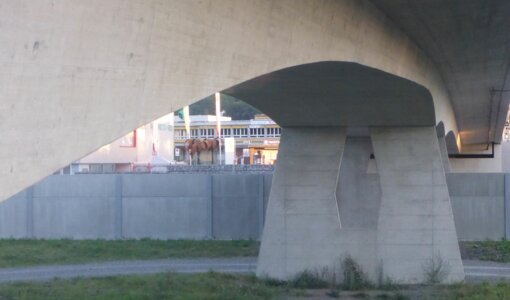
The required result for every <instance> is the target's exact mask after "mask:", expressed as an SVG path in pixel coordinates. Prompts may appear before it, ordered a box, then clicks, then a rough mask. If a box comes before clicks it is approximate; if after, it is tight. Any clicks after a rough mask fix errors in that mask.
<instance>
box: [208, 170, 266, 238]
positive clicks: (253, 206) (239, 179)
mask: <svg viewBox="0 0 510 300" xmlns="http://www.w3.org/2000/svg"><path fill="white" fill-rule="evenodd" d="M261 176H262V175H245V176H238V175H221V176H213V214H212V215H213V236H214V238H216V239H243V238H244V239H246V238H250V239H258V238H259V237H260V234H261V232H260V228H259V226H258V224H259V222H260V221H261V220H260V214H261V213H263V210H264V194H263V193H264V190H263V189H261V186H260V185H261V184H263V178H262V177H261Z"/></svg>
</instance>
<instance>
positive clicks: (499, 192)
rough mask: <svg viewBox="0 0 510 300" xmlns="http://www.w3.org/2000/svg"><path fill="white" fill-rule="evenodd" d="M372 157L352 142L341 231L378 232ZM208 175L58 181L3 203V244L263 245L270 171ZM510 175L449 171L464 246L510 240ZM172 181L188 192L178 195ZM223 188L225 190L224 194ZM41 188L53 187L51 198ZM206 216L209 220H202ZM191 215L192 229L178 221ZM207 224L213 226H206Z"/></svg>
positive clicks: (365, 141)
mask: <svg viewBox="0 0 510 300" xmlns="http://www.w3.org/2000/svg"><path fill="white" fill-rule="evenodd" d="M372 153H373V149H372V146H371V142H370V139H369V138H368V137H348V138H347V140H346V145H345V151H344V159H343V164H342V165H341V167H340V173H341V176H340V178H339V184H338V188H337V198H338V199H337V200H338V205H339V207H340V217H341V219H342V230H344V231H348V230H350V229H349V228H351V229H352V230H360V231H362V234H363V235H366V236H368V235H369V231H370V230H372V231H374V230H375V228H374V227H375V226H374V223H375V218H374V217H373V215H374V214H376V213H378V205H379V203H380V200H379V199H380V187H379V179H378V178H379V175H378V174H377V173H376V171H377V169H376V166H375V159H370V158H369V157H370V154H372ZM196 175H198V176H197V177H195V176H196ZM124 176H128V177H129V176H131V175H124ZM153 176H161V178H160V179H158V178H154V177H153ZM202 176H211V175H208V174H163V175H162V174H159V175H151V174H140V175H136V176H133V178H130V179H122V180H119V178H118V177H117V178H115V175H99V174H98V175H81V176H59V175H55V176H50V177H49V178H47V179H45V180H43V181H42V182H40V183H38V184H37V185H36V186H34V187H31V188H29V189H27V190H25V191H23V192H21V193H18V194H17V195H15V196H14V197H11V198H9V199H8V200H6V201H4V202H2V203H0V238H33V237H35V238H46V239H49V238H72V239H84V238H91V239H98V238H103V239H116V238H123V237H125V238H143V237H147V238H160V239H175V238H183V239H192V238H193V239H196V238H201V237H204V236H205V238H215V239H233V238H234V239H235V238H240V239H250V238H251V239H259V238H260V236H261V234H262V228H263V226H264V215H265V211H266V210H267V202H268V198H269V193H270V190H271V181H272V174H264V175H250V174H245V173H242V174H236V175H232V174H230V175H227V174H222V175H216V174H215V175H213V176H212V177H208V178H207V179H205V178H202ZM257 176H258V177H257ZM88 177H96V178H88ZM119 177H122V176H119ZM508 178H510V177H509V176H508V175H507V174H502V173H448V174H446V179H447V184H448V191H449V194H450V198H451V202H452V209H453V216H454V219H455V224H456V226H455V227H456V229H457V235H458V239H459V240H462V241H479V240H486V239H489V240H500V239H502V238H503V237H507V238H510V179H508ZM134 181H139V182H136V183H135V182H134ZM148 181H154V182H156V183H157V184H156V185H152V188H153V189H152V190H148V189H146V188H143V191H141V192H139V193H137V194H136V195H134V194H127V193H126V194H123V192H122V191H123V189H124V188H123V186H124V185H126V184H133V185H135V186H143V187H150V186H151V184H150V183H148ZM119 183H120V184H121V186H120V189H119ZM198 184H205V186H198ZM166 185H169V186H170V187H174V186H182V187H187V188H185V189H181V190H180V192H178V191H179V189H176V190H174V189H173V188H171V189H168V188H166V187H165V186H166ZM155 186H156V188H154V187H155ZM206 186H209V187H211V188H212V189H209V190H208V189H207V187H206ZM219 186H223V188H222V189H218V190H216V188H218V187H219ZM40 189H44V190H46V191H45V192H44V197H42V195H43V194H42V192H40V191H39V190H40ZM73 190H74V192H73ZM113 190H115V191H113ZM261 190H262V191H261ZM91 191H92V192H91ZM257 191H258V192H257ZM34 194H35V196H34ZM261 196H262V198H261ZM141 199H143V201H145V202H144V203H143V204H144V205H141V201H142V200H141ZM200 199H202V200H200ZM206 199H210V200H211V201H212V205H211V204H210V203H209V201H207V200H206ZM188 200H189V201H188ZM358 202H360V206H361V207H362V208H363V209H362V210H360V209H358V208H359V207H358V206H357V204H356V203H358ZM34 203H37V206H38V208H37V211H36V210H35V207H34ZM124 206H125V207H124ZM170 208H172V209H170ZM204 212H206V214H207V217H205V221H204V220H201V219H199V218H204ZM362 215H364V216H368V217H363V218H361V216H362ZM183 216H186V220H184V221H183V222H184V223H185V224H186V225H184V224H181V223H179V222H180V221H182V220H183ZM48 220H52V221H48ZM209 220H213V222H212V223H211V224H208V223H207V222H206V221H209ZM34 224H37V226H38V227H39V228H37V229H35V228H34ZM137 226H138V227H137ZM186 226H187V227H186ZM210 226H212V229H211V227H210ZM211 234H212V236H211ZM367 240H368V239H367ZM353 241H354V240H353ZM344 247H348V245H344ZM354 252H356V251H354ZM356 253H357V252H356ZM369 265H370V264H369V263H368V262H367V268H369V267H370V266H369Z"/></svg>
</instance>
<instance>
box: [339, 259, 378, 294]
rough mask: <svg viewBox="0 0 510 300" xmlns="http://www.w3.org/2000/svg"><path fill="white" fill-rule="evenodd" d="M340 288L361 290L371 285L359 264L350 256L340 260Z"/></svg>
mask: <svg viewBox="0 0 510 300" xmlns="http://www.w3.org/2000/svg"><path fill="white" fill-rule="evenodd" d="M342 272H343V280H342V288H343V289H346V290H361V289H364V288H369V287H372V284H371V283H370V281H369V280H368V278H367V276H366V274H365V273H364V272H363V269H362V268H361V266H360V265H359V264H358V263H357V262H356V261H355V260H354V259H352V257H350V256H347V257H346V258H344V259H343V260H342Z"/></svg>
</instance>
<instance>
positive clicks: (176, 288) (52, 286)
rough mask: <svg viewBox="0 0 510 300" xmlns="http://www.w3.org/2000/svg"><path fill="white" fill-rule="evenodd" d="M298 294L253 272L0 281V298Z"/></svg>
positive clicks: (266, 296)
mask: <svg viewBox="0 0 510 300" xmlns="http://www.w3.org/2000/svg"><path fill="white" fill-rule="evenodd" d="M300 293H301V294H302V292H301V291H299V290H295V289H292V288H288V287H286V286H274V285H268V284H265V282H264V281H261V280H257V279H256V278H255V277H254V276H234V275H228V274H220V273H213V272H209V273H203V274H193V275H191V274H175V273H166V274H157V275H138V276H117V277H106V278H91V279H74V280H54V281H50V282H40V283H39V282H38V283H12V284H0V299H35V300H37V299H110V300H116V299H123V300H124V299H182V300H185V299H211V300H213V299H222V300H228V299H247V300H250V299H279V298H283V297H284V296H294V295H299V294H300Z"/></svg>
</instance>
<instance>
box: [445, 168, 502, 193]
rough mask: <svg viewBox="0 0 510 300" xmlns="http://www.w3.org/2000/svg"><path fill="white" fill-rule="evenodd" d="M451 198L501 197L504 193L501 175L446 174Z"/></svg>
mask: <svg viewBox="0 0 510 300" xmlns="http://www.w3.org/2000/svg"><path fill="white" fill-rule="evenodd" d="M446 181H447V183H448V189H449V192H450V195H451V196H481V197H487V196H488V197H501V196H503V194H504V192H505V174H503V173H447V174H446Z"/></svg>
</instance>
